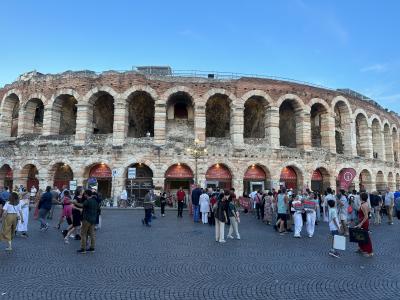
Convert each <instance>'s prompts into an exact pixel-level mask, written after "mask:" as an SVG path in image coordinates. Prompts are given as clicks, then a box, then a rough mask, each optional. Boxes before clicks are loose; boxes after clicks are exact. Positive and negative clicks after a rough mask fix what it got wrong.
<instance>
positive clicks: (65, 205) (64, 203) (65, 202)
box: [57, 191, 72, 229]
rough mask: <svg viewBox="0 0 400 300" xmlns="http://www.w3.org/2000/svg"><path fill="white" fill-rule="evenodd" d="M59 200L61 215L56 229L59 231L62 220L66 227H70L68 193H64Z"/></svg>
mask: <svg viewBox="0 0 400 300" xmlns="http://www.w3.org/2000/svg"><path fill="white" fill-rule="evenodd" d="M63 195H64V196H63V198H62V199H61V204H62V213H61V217H60V221H58V225H57V229H60V227H61V224H62V223H63V222H64V219H65V220H66V221H67V224H68V227H69V226H71V225H72V200H71V196H70V193H69V191H64V193H63Z"/></svg>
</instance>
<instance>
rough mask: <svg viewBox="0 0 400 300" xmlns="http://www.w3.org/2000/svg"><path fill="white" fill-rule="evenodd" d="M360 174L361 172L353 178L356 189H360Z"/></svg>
mask: <svg viewBox="0 0 400 300" xmlns="http://www.w3.org/2000/svg"><path fill="white" fill-rule="evenodd" d="M359 176H360V174H357V175H356V177H354V179H353V184H354V187H355V189H356V191H359V190H360V177H359Z"/></svg>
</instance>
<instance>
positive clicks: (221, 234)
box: [214, 191, 229, 243]
mask: <svg viewBox="0 0 400 300" xmlns="http://www.w3.org/2000/svg"><path fill="white" fill-rule="evenodd" d="M228 198H229V191H225V192H224V196H223V197H222V199H220V200H218V201H217V203H216V205H215V206H214V216H215V241H217V242H219V243H225V223H227V222H228V214H227V211H228Z"/></svg>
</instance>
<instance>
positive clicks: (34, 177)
mask: <svg viewBox="0 0 400 300" xmlns="http://www.w3.org/2000/svg"><path fill="white" fill-rule="evenodd" d="M20 176H21V181H22V182H24V183H25V184H24V187H25V188H26V190H27V191H30V189H31V188H32V186H35V188H36V189H37V190H39V168H38V167H37V166H36V165H34V164H32V163H30V162H28V163H25V164H24V166H23V167H22V168H21V171H20Z"/></svg>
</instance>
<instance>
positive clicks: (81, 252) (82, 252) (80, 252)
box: [76, 249, 86, 254]
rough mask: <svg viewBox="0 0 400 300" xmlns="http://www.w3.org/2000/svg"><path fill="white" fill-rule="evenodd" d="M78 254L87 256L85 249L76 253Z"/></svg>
mask: <svg viewBox="0 0 400 300" xmlns="http://www.w3.org/2000/svg"><path fill="white" fill-rule="evenodd" d="M76 252H77V253H78V254H86V250H85V249H79V250H77V251H76Z"/></svg>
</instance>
